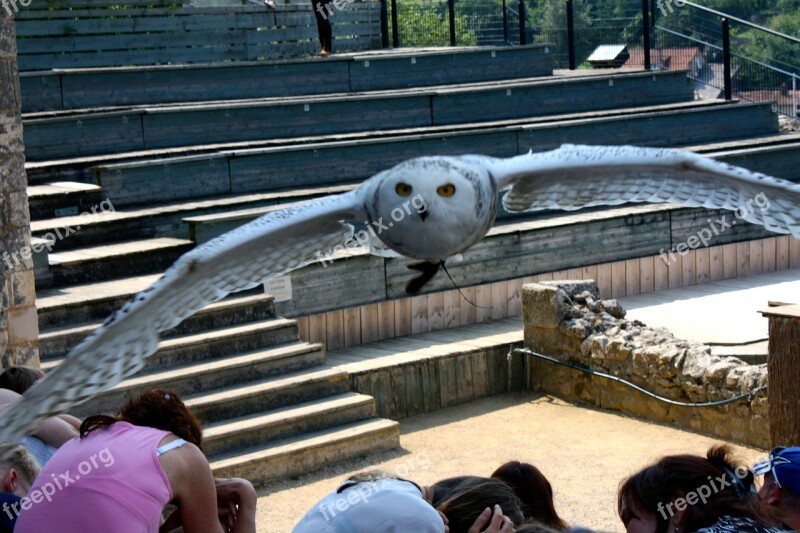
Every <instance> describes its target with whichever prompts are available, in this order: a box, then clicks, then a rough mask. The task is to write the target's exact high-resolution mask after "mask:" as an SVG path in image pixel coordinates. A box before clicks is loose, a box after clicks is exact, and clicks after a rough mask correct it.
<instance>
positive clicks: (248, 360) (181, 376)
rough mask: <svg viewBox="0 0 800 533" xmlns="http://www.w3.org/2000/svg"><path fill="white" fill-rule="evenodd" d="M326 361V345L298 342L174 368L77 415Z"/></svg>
mask: <svg viewBox="0 0 800 533" xmlns="http://www.w3.org/2000/svg"><path fill="white" fill-rule="evenodd" d="M324 361H325V351H324V348H323V346H322V345H320V344H310V343H305V342H295V343H293V344H287V345H283V346H276V347H274V348H269V349H258V350H254V351H252V352H248V353H241V354H237V355H233V356H228V357H222V358H219V359H215V360H212V361H199V362H196V363H191V364H188V365H185V366H178V367H175V366H174V365H170V366H169V368H168V369H166V370H162V371H160V372H156V373H147V374H144V375H137V376H134V377H132V378H129V379H126V380H125V381H123V382H122V383H120V384H118V385H117V386H115V387H114V388H112V389H111V390H108V391H106V392H103V393H101V394H98V395H97V396H95V397H94V398H92V399H91V400H89V401H88V402H87V403H86V404H84V405H82V406H81V407H80V408H79V409H78V410H77V415H78V416H88V415H90V414H92V413H102V412H113V411H114V410H116V409H117V408H118V407H119V406H120V405H122V404H123V403H124V402H125V401H126V400H127V399H128V398H129V397H131V396H132V395H134V394H136V393H139V392H142V391H146V390H150V389H154V388H161V389H167V390H172V391H175V392H176V393H178V394H180V395H181V396H184V397H186V396H189V395H192V394H202V393H204V392H207V391H219V390H221V389H225V388H226V387H233V386H235V385H238V384H241V383H243V382H248V381H252V380H258V379H264V378H266V377H268V376H276V375H278V374H283V373H285V372H291V371H297V370H302V369H305V368H310V367H318V366H319V365H321V364H322V363H324ZM148 370H150V369H149V368H145V371H148Z"/></svg>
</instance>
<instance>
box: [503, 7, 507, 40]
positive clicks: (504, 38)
mask: <svg viewBox="0 0 800 533" xmlns="http://www.w3.org/2000/svg"><path fill="white" fill-rule="evenodd" d="M503 42H504V43H508V12H507V11H506V0H503Z"/></svg>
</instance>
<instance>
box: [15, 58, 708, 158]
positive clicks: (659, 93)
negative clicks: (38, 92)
mask: <svg viewBox="0 0 800 533" xmlns="http://www.w3.org/2000/svg"><path fill="white" fill-rule="evenodd" d="M692 94H693V93H692V88H691V85H690V84H689V82H688V80H687V78H686V77H685V75H684V73H682V72H665V73H660V74H648V73H635V74H624V75H618V76H614V77H612V78H609V79H604V78H599V77H593V76H590V77H586V78H577V79H570V78H565V79H559V80H544V81H543V80H530V81H525V82H523V81H519V82H514V83H498V84H491V85H488V86H487V85H483V84H479V85H467V86H456V87H452V88H446V89H427V90H419V89H405V90H397V91H393V92H391V93H389V92H383V91H376V92H369V93H359V94H345V95H328V96H311V97H309V96H304V97H294V98H275V99H267V100H246V101H238V102H213V103H212V102H209V103H198V104H186V105H172V106H169V105H165V106H158V107H134V108H121V109H114V110H110V111H100V112H85V113H58V114H57V115H56V116H52V115H51V114H50V113H42V114H37V115H29V116H28V117H27V118H26V120H25V149H26V156H27V159H28V160H29V161H42V160H47V159H58V158H77V157H86V156H91V155H97V154H114V153H124V152H136V151H142V150H153V149H163V148H172V147H184V146H198V145H211V144H219V143H234V142H250V141H259V140H269V139H281V138H291V137H307V136H310V135H333V134H343V133H354V132H365V131H380V130H390V129H399V128H426V127H431V126H442V125H451V124H468V123H478V122H482V121H487V120H505V119H520V118H525V117H533V116H545V115H555V114H564V113H575V112H582V111H591V110H603V109H613V108H617V107H629V106H630V107H632V106H644V105H660V104H667V103H673V102H684V101H691V99H692Z"/></svg>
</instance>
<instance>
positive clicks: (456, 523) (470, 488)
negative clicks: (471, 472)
mask: <svg viewBox="0 0 800 533" xmlns="http://www.w3.org/2000/svg"><path fill="white" fill-rule="evenodd" d="M425 492H426V499H427V500H428V501H429V502H430V503H431V505H433V506H434V507H435V508H436V509H437V510H438V511H439V512H441V513H442V514H444V515H445V516H446V517H447V520H448V525H449V527H450V533H459V532H461V533H466V532H467V531H468V530H469V528H470V527H471V526H472V525H473V524H474V523H475V522H476V521H477V520H478V519H479V518H480V516H481V514H482V513H485V512H486V511H487V509H491V508H492V507H494V506H496V505H497V506H499V507H500V509H501V510H502V512H503V516H505V517H506V519H507V520H508V521H510V522H511V523H512V527H513V526H516V525H519V524H521V523H522V522H523V520H524V516H523V513H522V502H520V501H519V498H517V496H516V494H514V491H513V490H512V489H511V487H509V486H508V485H507V484H506V483H505V482H503V481H500V480H499V479H493V478H486V477H479V476H458V477H453V478H449V479H443V480H441V481H437V482H436V483H434V484H433V485H431V486H429V487H425Z"/></svg>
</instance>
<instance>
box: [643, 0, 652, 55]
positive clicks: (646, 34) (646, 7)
mask: <svg viewBox="0 0 800 533" xmlns="http://www.w3.org/2000/svg"><path fill="white" fill-rule="evenodd" d="M642 32H643V39H644V69H645V70H650V66H651V65H650V0H642Z"/></svg>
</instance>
